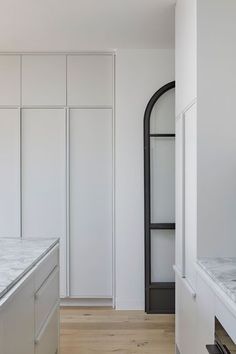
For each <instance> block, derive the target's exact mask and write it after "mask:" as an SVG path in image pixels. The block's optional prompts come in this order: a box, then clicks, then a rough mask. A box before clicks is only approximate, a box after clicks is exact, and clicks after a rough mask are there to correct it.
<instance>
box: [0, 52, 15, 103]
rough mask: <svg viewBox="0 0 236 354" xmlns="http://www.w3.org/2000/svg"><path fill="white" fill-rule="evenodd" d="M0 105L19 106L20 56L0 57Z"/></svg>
mask: <svg viewBox="0 0 236 354" xmlns="http://www.w3.org/2000/svg"><path fill="white" fill-rule="evenodd" d="M0 105H1V106H18V105H20V56H19V55H1V56H0Z"/></svg>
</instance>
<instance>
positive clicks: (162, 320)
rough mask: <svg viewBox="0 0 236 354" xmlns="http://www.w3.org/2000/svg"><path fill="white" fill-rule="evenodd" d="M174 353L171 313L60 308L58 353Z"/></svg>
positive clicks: (172, 318) (172, 317)
mask: <svg viewBox="0 0 236 354" xmlns="http://www.w3.org/2000/svg"><path fill="white" fill-rule="evenodd" d="M92 353H95V354H107V353H111V354H112V353H115V354H116V353H117V354H119V353H120V354H126V353H127V354H140V353H142V354H154V353H155V354H174V316H173V315H147V314H145V313H144V312H143V311H115V310H113V309H109V308H76V307H73V308H71V307H70V308H68V307H67V308H62V309H61V350H60V354H92Z"/></svg>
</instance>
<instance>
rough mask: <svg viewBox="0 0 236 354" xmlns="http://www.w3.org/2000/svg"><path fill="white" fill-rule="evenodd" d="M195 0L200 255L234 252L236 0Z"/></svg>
mask: <svg viewBox="0 0 236 354" xmlns="http://www.w3.org/2000/svg"><path fill="white" fill-rule="evenodd" d="M197 4H198V7H197V14H198V20H197V37H198V58H197V65H198V67H197V70H198V75H197V80H198V89H197V90H198V92H197V96H198V128H197V129H198V176H197V179H198V191H199V192H198V212H197V213H198V226H197V228H198V256H199V257H204V256H213V257H214V256H221V257H223V256H226V257H233V256H234V257H235V250H236V237H235V216H236V140H235V131H236V119H235V116H236V105H235V77H236V65H235V62H236V45H235V33H236V21H235V13H236V2H235V0H224V1H222V0H207V1H206V0H198V1H197Z"/></svg>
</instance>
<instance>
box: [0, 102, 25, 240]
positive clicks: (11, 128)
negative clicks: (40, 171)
mask: <svg viewBox="0 0 236 354" xmlns="http://www.w3.org/2000/svg"><path fill="white" fill-rule="evenodd" d="M0 166H1V173H0V237H4V236H5V237H20V111H19V110H17V109H8V110H7V109H0Z"/></svg>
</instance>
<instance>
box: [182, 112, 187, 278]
mask: <svg viewBox="0 0 236 354" xmlns="http://www.w3.org/2000/svg"><path fill="white" fill-rule="evenodd" d="M181 116H182V119H183V126H182V275H183V276H184V277H185V275H186V254H185V252H186V250H185V245H186V242H185V240H186V233H185V114H184V113H183V114H182V115H181Z"/></svg>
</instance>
